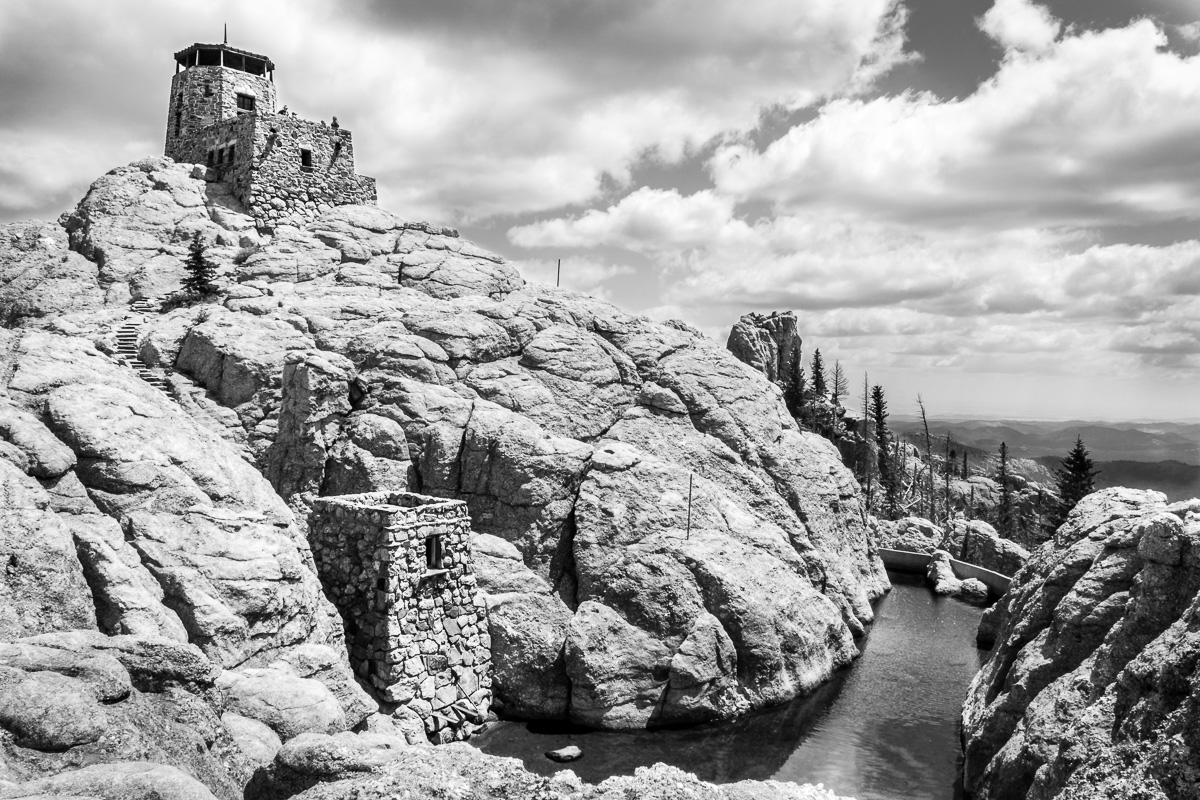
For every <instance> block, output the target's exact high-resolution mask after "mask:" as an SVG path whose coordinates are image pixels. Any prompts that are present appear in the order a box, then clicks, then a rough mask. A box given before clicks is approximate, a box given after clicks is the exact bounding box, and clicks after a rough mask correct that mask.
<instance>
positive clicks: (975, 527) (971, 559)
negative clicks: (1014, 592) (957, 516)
mask: <svg viewBox="0 0 1200 800" xmlns="http://www.w3.org/2000/svg"><path fill="white" fill-rule="evenodd" d="M940 547H941V549H943V550H946V551H948V552H950V553H951V554H952V555H953V556H954V557H955V558H956V559H958V560H959V561H966V562H967V563H969V564H975V565H977V566H980V567H983V568H984V569H990V570H992V571H993V572H999V573H1000V574H1001V575H1016V574H1017V571H1018V570H1020V569H1021V567H1023V566H1025V562H1026V561H1028V560H1029V551H1028V550H1026V549H1025V548H1024V547H1021V545H1019V544H1017V543H1016V542H1013V541H1010V540H1008V539H1005V538H1003V537H1001V536H1000V534H999V533H997V532H996V529H995V528H993V527H992V526H991V525H989V524H987V523H986V522H983V521H981V520H971V521H969V522H968V521H966V520H954V521H953V522H951V524H950V527H949V529H948V530H947V531H946V536H945V538H943V539H942V542H941V545H940Z"/></svg>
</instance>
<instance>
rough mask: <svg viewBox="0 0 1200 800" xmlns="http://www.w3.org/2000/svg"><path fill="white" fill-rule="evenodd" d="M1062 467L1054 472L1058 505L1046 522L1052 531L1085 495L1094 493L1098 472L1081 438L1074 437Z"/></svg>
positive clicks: (1065, 518)
mask: <svg viewBox="0 0 1200 800" xmlns="http://www.w3.org/2000/svg"><path fill="white" fill-rule="evenodd" d="M1060 463H1061V464H1062V467H1061V468H1060V469H1057V470H1055V471H1054V479H1055V481H1056V483H1057V484H1058V498H1059V499H1058V504H1057V506H1056V507H1055V509H1054V510H1053V511H1052V512H1051V513H1050V515H1049V518H1048V522H1049V525H1050V527H1051V528H1052V529H1053V530H1057V529H1058V526H1060V525H1062V524H1063V523H1064V522H1066V521H1067V515H1068V514H1070V513H1071V509H1073V508H1075V505H1076V504H1077V503H1078V502H1079V501H1080V500H1082V499H1083V498H1084V497H1086V496H1087V495H1089V494H1091V493H1092V492H1094V491H1096V481H1095V478H1096V476H1097V475H1099V474H1100V472H1099V471H1098V470H1096V469H1094V467H1095V466H1096V465H1095V463H1094V462H1093V461H1092V459H1091V457H1090V456H1089V455H1088V451H1087V448H1086V447H1084V446H1083V437H1081V436H1076V437H1075V446H1074V447H1072V448H1071V452H1070V453H1068V454H1067V457H1066V458H1064V459H1063V460H1062V461H1061V462H1060Z"/></svg>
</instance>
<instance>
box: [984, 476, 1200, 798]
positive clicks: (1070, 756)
mask: <svg viewBox="0 0 1200 800" xmlns="http://www.w3.org/2000/svg"><path fill="white" fill-rule="evenodd" d="M984 623H985V625H986V626H987V627H988V628H990V630H991V631H993V632H994V634H991V635H994V637H995V641H996V644H995V648H994V649H993V651H992V654H991V657H990V658H989V659H988V661H987V663H986V664H985V665H984V667H983V668H982V669H981V670H980V672H979V674H978V675H977V676H976V677H975V679H974V681H973V682H972V685H971V689H970V691H969V693H968V696H967V700H966V703H965V705H964V707H963V732H964V739H965V742H966V765H965V779H966V784H967V788H968V789H969V790H971V791H974V792H975V796H976V797H980V798H986V799H987V800H992V799H993V798H1023V797H1036V798H1084V797H1087V798H1130V797H1194V796H1196V795H1197V794H1198V793H1200V780H1198V778H1197V770H1196V763H1197V753H1198V752H1200V750H1198V749H1197V748H1198V747H1200V741H1197V739H1196V718H1197V717H1196V708H1197V703H1198V701H1200V696H1198V694H1197V688H1196V687H1197V686H1200V679H1198V678H1200V676H1198V675H1197V673H1196V665H1197V663H1200V640H1198V639H1197V637H1196V634H1195V631H1196V630H1197V628H1200V501H1197V500H1192V501H1189V502H1187V503H1176V504H1174V505H1167V503H1166V502H1165V497H1164V496H1163V495H1162V494H1159V493H1158V492H1147V491H1133V490H1129V489H1106V490H1103V491H1101V492H1097V493H1096V494H1093V495H1089V496H1088V497H1086V498H1084V499H1083V500H1082V501H1081V502H1080V503H1079V505H1078V506H1077V507H1076V509H1075V510H1074V511H1073V512H1072V513H1071V516H1070V518H1069V519H1068V520H1067V522H1066V523H1065V524H1064V525H1063V526H1062V527H1061V528H1059V530H1058V532H1057V534H1056V535H1055V536H1054V539H1053V540H1052V541H1051V542H1050V543H1047V544H1046V545H1044V546H1043V547H1042V548H1040V549H1039V550H1038V551H1036V552H1035V553H1034V555H1033V557H1032V558H1031V560H1030V562H1029V563H1028V564H1027V565H1026V567H1025V569H1024V570H1023V571H1022V572H1020V573H1019V575H1018V580H1017V581H1016V582H1015V583H1014V584H1013V586H1012V588H1011V589H1010V590H1009V592H1008V593H1007V594H1006V595H1005V597H1004V598H1003V599H1002V600H1001V602H1000V603H998V604H997V606H996V607H995V609H994V610H993V611H991V612H989V614H987V615H985V619H984ZM981 633H982V632H981Z"/></svg>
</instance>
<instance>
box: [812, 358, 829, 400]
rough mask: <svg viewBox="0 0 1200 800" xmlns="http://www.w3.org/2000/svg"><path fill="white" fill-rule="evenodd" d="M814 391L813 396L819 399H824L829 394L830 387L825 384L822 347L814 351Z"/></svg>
mask: <svg viewBox="0 0 1200 800" xmlns="http://www.w3.org/2000/svg"><path fill="white" fill-rule="evenodd" d="M812 392H813V397H814V398H815V399H817V400H824V399H825V398H826V397H828V396H829V389H828V387H827V386H826V385H825V361H824V360H823V359H822V358H821V349H820V348H817V349H816V350H814V351H813V357H812Z"/></svg>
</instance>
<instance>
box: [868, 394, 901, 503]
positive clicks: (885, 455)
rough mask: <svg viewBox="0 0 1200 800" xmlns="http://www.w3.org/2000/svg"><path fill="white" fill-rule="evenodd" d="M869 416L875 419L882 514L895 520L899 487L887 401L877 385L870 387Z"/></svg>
mask: <svg viewBox="0 0 1200 800" xmlns="http://www.w3.org/2000/svg"><path fill="white" fill-rule="evenodd" d="M871 416H872V417H874V418H875V441H876V442H878V443H879V486H880V488H881V489H882V490H883V513H884V514H885V515H886V516H887V518H888V519H896V517H897V515H898V514H899V511H900V487H899V485H898V482H897V480H896V469H895V466H896V465H895V464H894V463H893V462H892V458H891V453H890V449H889V445H890V443H891V434H890V433H889V432H888V428H887V400H886V399H885V398H884V396H883V387H882V386H880V385H879V384H876V385H874V386H872V387H871Z"/></svg>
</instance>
